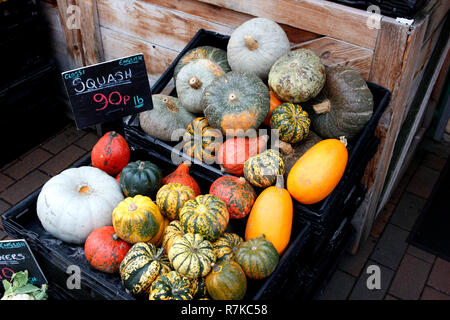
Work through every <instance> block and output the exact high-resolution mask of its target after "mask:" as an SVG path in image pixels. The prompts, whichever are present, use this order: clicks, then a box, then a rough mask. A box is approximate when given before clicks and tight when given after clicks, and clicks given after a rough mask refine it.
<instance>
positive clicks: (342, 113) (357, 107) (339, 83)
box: [304, 66, 373, 140]
mask: <svg viewBox="0 0 450 320" xmlns="http://www.w3.org/2000/svg"><path fill="white" fill-rule="evenodd" d="M326 75H327V81H326V83H325V86H324V88H323V90H322V92H321V93H320V95H319V96H317V97H316V98H315V99H312V100H310V101H308V102H307V103H306V104H304V107H305V109H307V110H308V111H309V112H308V113H309V114H310V117H311V125H312V127H313V129H314V130H315V131H316V132H317V133H318V134H319V135H320V136H321V137H322V138H338V137H340V136H345V137H346V138H347V139H348V140H350V139H353V138H355V137H356V136H357V135H358V133H359V132H360V131H361V130H362V129H363V128H364V126H365V125H366V123H367V122H368V121H369V120H370V118H371V117H372V114H373V96H372V92H371V91H370V89H369V87H368V86H367V83H366V81H365V80H364V78H363V77H362V76H361V74H360V73H359V72H358V71H357V70H355V69H353V68H352V67H350V66H333V67H328V68H327V70H326Z"/></svg>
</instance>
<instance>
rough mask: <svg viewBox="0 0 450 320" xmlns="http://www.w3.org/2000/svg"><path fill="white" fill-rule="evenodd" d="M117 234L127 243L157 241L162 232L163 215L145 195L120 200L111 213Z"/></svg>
mask: <svg viewBox="0 0 450 320" xmlns="http://www.w3.org/2000/svg"><path fill="white" fill-rule="evenodd" d="M112 223H113V226H114V230H116V233H117V235H118V236H119V237H120V238H121V239H123V240H125V241H126V242H128V243H136V242H141V241H142V242H151V243H156V242H157V241H159V239H160V237H161V236H162V233H163V232H164V217H163V215H162V214H161V213H160V211H159V208H158V206H157V205H156V204H155V203H154V202H153V201H152V200H151V199H150V198H149V197H146V196H141V195H137V196H135V197H128V198H126V199H125V200H123V201H121V202H120V203H119V204H118V205H117V207H116V208H114V210H113V213H112Z"/></svg>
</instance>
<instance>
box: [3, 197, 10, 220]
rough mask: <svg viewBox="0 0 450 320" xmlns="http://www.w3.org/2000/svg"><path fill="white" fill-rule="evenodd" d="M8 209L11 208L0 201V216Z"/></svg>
mask: <svg viewBox="0 0 450 320" xmlns="http://www.w3.org/2000/svg"><path fill="white" fill-rule="evenodd" d="M9 208H11V205H10V204H9V203H6V202H5V201H3V200H2V199H0V216H1V215H2V214H3V213H4V212H5V211H6V210H8V209H9Z"/></svg>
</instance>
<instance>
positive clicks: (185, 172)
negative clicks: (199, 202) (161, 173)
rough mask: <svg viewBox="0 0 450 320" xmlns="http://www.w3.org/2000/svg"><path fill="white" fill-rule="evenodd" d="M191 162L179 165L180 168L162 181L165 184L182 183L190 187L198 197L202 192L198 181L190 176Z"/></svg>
mask: <svg viewBox="0 0 450 320" xmlns="http://www.w3.org/2000/svg"><path fill="white" fill-rule="evenodd" d="M191 164H192V163H191V162H190V161H189V160H186V161H184V162H182V163H180V164H179V165H178V167H177V168H176V169H175V171H173V172H172V173H170V174H168V175H167V176H165V177H164V178H163V179H162V183H163V184H168V183H181V184H182V185H185V186H188V187H190V188H191V189H192V190H194V192H195V195H196V196H198V195H200V194H201V193H202V192H201V190H200V186H199V185H198V183H197V181H195V179H194V178H193V177H192V176H191V175H190V174H189V169H190V167H191Z"/></svg>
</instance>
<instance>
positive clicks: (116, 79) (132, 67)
mask: <svg viewBox="0 0 450 320" xmlns="http://www.w3.org/2000/svg"><path fill="white" fill-rule="evenodd" d="M62 77H63V80H64V84H65V86H66V90H67V94H68V96H69V99H70V103H71V105H72V110H73V114H74V117H75V122H76V125H77V128H78V129H83V128H86V127H89V126H92V125H96V124H100V123H107V122H113V121H115V120H118V119H120V118H123V117H125V116H128V115H132V114H136V113H139V112H142V111H144V110H150V109H152V108H153V104H152V98H151V90H150V84H149V81H148V77H147V69H146V68H145V61H144V55H143V54H136V55H133V56H128V57H123V58H120V59H115V60H111V61H106V62H102V63H98V64H94V65H91V66H87V67H83V68H79V69H74V70H70V71H65V72H63V73H62Z"/></svg>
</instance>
